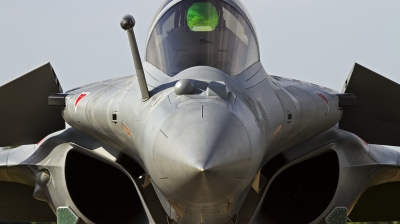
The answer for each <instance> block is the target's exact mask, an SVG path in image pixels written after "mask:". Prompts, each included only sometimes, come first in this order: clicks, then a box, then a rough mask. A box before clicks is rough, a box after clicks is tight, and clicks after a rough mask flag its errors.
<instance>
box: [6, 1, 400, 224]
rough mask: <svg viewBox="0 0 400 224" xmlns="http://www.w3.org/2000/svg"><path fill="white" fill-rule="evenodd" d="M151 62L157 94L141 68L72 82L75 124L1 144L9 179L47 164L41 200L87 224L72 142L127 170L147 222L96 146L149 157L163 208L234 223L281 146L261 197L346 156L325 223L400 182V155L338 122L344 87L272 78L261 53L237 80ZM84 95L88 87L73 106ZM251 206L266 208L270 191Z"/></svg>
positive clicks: (27, 177) (29, 177)
mask: <svg viewBox="0 0 400 224" xmlns="http://www.w3.org/2000/svg"><path fill="white" fill-rule="evenodd" d="M173 2H178V1H173ZM228 2H234V3H236V1H228ZM172 4H173V3H171V4H170V5H168V6H167V8H168V7H170V6H171V5H172ZM235 5H236V4H235ZM236 7H238V8H239V9H241V10H244V9H242V7H241V6H240V5H236ZM162 11H165V10H162ZM161 14H162V13H160V15H161ZM160 15H159V16H160ZM143 68H144V69H143V70H144V75H145V76H146V79H148V83H147V88H148V89H149V90H150V91H151V92H152V93H153V95H152V96H151V98H150V99H149V100H147V101H145V102H143V101H142V96H143V94H142V91H141V90H143V88H140V83H143V82H141V81H139V77H138V76H133V77H123V78H120V79H113V80H106V81H101V82H99V83H94V84H91V85H87V86H83V87H80V88H77V89H74V90H71V91H68V92H67V93H68V96H67V97H66V98H65V100H66V105H65V108H64V109H63V111H62V115H63V118H64V120H65V121H66V122H67V123H68V124H69V125H71V126H72V127H73V128H69V129H66V130H64V131H60V132H58V133H54V134H51V135H50V136H48V137H47V138H46V139H45V140H44V141H43V142H42V143H41V144H40V145H27V146H22V147H19V148H16V149H12V150H10V151H3V152H0V170H1V171H2V173H1V174H0V181H7V182H16V183H21V184H25V185H29V186H32V187H33V186H36V184H39V183H41V181H40V180H39V178H37V177H36V174H37V173H38V172H40V171H41V170H48V171H49V173H50V177H51V178H50V180H49V182H48V183H47V189H45V191H42V190H41V191H40V193H41V198H42V199H46V198H47V199H49V200H48V204H49V206H50V207H51V208H52V209H53V211H55V210H56V208H58V207H60V206H70V207H71V208H72V209H73V211H74V212H76V214H77V215H78V216H79V217H80V218H81V220H82V221H83V222H85V223H92V221H91V220H89V219H88V218H86V217H85V214H82V212H80V211H79V209H78V208H77V207H76V205H75V204H74V203H73V201H72V199H71V197H70V195H69V194H68V189H67V187H66V182H65V177H64V169H65V159H66V155H67V153H68V152H69V151H70V150H77V151H79V152H81V153H83V154H85V155H87V156H89V157H93V158H96V159H97V160H99V161H102V162H104V163H107V164H110V165H112V166H114V167H116V168H118V169H119V170H120V171H121V172H123V173H125V174H126V175H127V176H129V177H130V179H131V180H132V182H133V183H134V184H135V188H136V189H132V190H136V191H137V192H138V194H139V196H140V199H141V203H142V204H143V207H144V209H145V212H146V215H147V217H148V219H149V222H150V223H154V219H153V217H152V215H151V212H150V211H149V208H148V206H146V203H145V200H144V198H143V196H142V193H141V192H142V191H141V189H140V188H139V186H138V185H137V183H136V182H135V180H134V179H133V178H132V176H130V174H129V173H128V172H127V171H126V170H125V169H124V168H123V167H121V166H120V165H119V164H118V163H116V162H115V161H113V160H110V159H107V158H106V157H104V155H103V156H102V155H99V154H98V152H96V149H98V148H100V147H101V148H103V149H104V150H105V151H106V152H107V153H108V154H111V155H112V156H113V157H115V158H117V157H118V156H120V155H121V153H124V154H126V155H129V156H130V157H131V158H133V159H134V160H135V161H136V162H137V163H138V164H140V165H141V166H142V168H143V169H144V170H145V171H146V173H147V174H148V175H150V177H151V183H152V185H153V187H154V190H155V193H156V194H157V196H158V199H159V201H160V203H161V205H162V207H163V209H164V210H165V213H166V214H168V215H169V217H170V218H172V219H173V220H175V221H176V222H181V223H201V222H202V220H203V222H205V223H224V222H228V221H231V219H232V216H233V215H234V214H237V213H239V212H240V211H241V210H242V209H243V208H242V204H243V203H245V201H246V197H247V196H248V195H249V194H250V193H249V191H251V184H252V182H253V180H254V176H255V175H256V173H257V172H258V171H259V170H260V168H262V167H263V166H264V165H265V164H267V163H268V161H270V160H271V159H272V158H274V157H275V156H277V155H283V156H284V158H285V160H286V162H287V163H286V164H285V166H283V167H282V168H281V169H279V170H278V172H276V173H275V174H274V175H273V177H272V179H271V180H270V181H269V182H268V183H267V184H266V188H265V190H264V195H263V197H264V196H265V194H266V193H267V192H268V187H269V186H270V184H271V183H273V180H274V178H276V177H277V176H278V175H279V174H280V173H281V172H282V171H283V170H285V169H286V168H288V167H290V166H293V165H294V164H297V163H299V162H301V161H305V160H307V159H309V158H312V157H314V156H316V155H319V154H321V153H324V152H327V151H332V150H333V151H335V152H336V153H337V155H338V158H339V162H340V177H339V184H338V188H337V191H336V194H335V196H334V197H333V198H332V201H331V203H330V204H329V206H328V207H327V208H326V209H325V211H324V212H323V213H322V214H320V216H319V217H318V218H317V219H316V220H314V221H313V223H323V222H324V220H325V218H326V216H327V215H328V214H329V213H330V212H331V211H332V209H333V208H335V207H337V206H343V207H346V208H347V209H348V210H349V211H351V209H352V207H353V206H354V204H355V203H356V202H357V199H358V198H359V196H360V195H361V193H362V192H363V191H364V190H365V189H367V188H368V187H370V186H374V185H377V184H380V183H386V182H391V181H398V176H397V173H398V171H399V170H398V167H399V165H400V164H399V161H398V159H397V158H400V157H399V155H398V154H399V152H397V151H394V150H391V149H387V148H385V147H383V146H377V145H368V144H365V143H364V142H363V141H362V140H361V139H359V138H358V137H356V136H355V135H354V134H352V133H349V132H346V131H343V130H340V129H338V128H337V127H336V125H337V123H338V122H339V120H340V119H341V117H342V113H343V108H342V107H340V106H339V97H338V96H337V94H338V92H336V91H333V90H331V89H328V88H325V87H321V86H318V85H314V84H311V83H307V82H303V81H299V80H293V79H287V78H283V77H277V76H270V75H268V74H267V73H266V72H265V70H264V68H263V66H262V64H261V62H257V63H255V64H253V65H252V66H250V67H249V68H248V69H246V70H245V71H243V72H242V73H241V74H239V75H238V76H236V77H232V76H229V75H227V74H225V73H224V72H222V71H220V70H218V69H215V68H211V67H205V66H197V67H192V68H189V69H187V70H184V71H182V72H180V73H179V74H177V75H176V76H174V77H168V76H167V75H165V74H163V73H162V72H160V71H158V70H157V69H156V68H155V67H154V66H152V65H151V64H149V63H146V62H143ZM182 79H187V80H191V82H193V85H194V87H195V91H194V93H193V94H183V95H177V94H176V93H175V91H174V86H175V84H176V82H178V81H179V80H182ZM213 82H218V83H220V84H222V83H223V84H224V85H225V86H226V88H225V90H229V92H227V95H223V96H224V97H221V96H220V95H219V94H215V95H213V94H207V89H208V88H209V87H210V83H213ZM83 92H86V93H89V94H88V95H87V96H86V97H84V98H82V99H81V100H80V101H79V103H76V100H77V98H78V97H79V95H80V94H81V93H83ZM115 114H117V115H118V116H117V119H115V117H114V115H115ZM38 176H39V177H40V175H38ZM354 181H356V182H357V183H358V184H354ZM188 186H189V187H190V189H188ZM254 203H256V204H258V208H260V206H261V204H262V203H264V201H263V198H261V199H260V201H255V202H254ZM265 203H267V202H265ZM174 206H175V207H174ZM205 208H206V209H205ZM180 209H182V210H183V211H185V212H184V214H183V215H181V214H180V211H179V210H180ZM259 211H260V210H259V209H258V210H256V212H255V213H254V215H253V214H252V211H250V212H249V214H247V215H249V216H250V217H252V219H251V222H252V223H260V220H259Z"/></svg>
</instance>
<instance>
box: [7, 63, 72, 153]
mask: <svg viewBox="0 0 400 224" xmlns="http://www.w3.org/2000/svg"><path fill="white" fill-rule="evenodd" d="M62 91H63V90H62V88H61V86H60V84H59V82H58V79H57V76H56V75H55V73H54V71H53V68H52V67H51V65H50V63H48V64H45V65H43V66H41V67H39V68H37V69H35V70H33V71H31V72H29V73H27V74H25V75H24V76H21V77H19V78H17V79H15V80H14V81H11V82H9V83H7V84H5V85H3V86H1V87H0V108H2V109H1V110H0V117H1V120H0V123H1V125H0V135H1V138H0V146H12V145H24V144H35V143H37V142H39V141H40V140H41V139H43V138H44V137H45V136H46V135H48V134H51V133H53V132H55V131H58V130H62V129H64V128H65V122H64V120H63V119H62V116H61V111H60V109H59V108H54V107H48V106H47V97H48V96H49V95H50V94H52V93H60V92H62Z"/></svg>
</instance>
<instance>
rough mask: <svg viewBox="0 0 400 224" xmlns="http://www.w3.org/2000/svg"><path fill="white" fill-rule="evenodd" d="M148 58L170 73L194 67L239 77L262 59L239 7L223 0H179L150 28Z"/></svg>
mask: <svg viewBox="0 0 400 224" xmlns="http://www.w3.org/2000/svg"><path fill="white" fill-rule="evenodd" d="M146 61H147V62H149V63H150V64H152V65H154V66H155V67H156V68H158V69H159V70H160V71H162V72H164V73H165V74H167V75H169V76H174V75H176V74H178V73H179V72H181V71H183V70H185V69H187V68H191V67H194V66H211V67H214V68H217V69H219V70H221V71H223V72H225V73H226V74H228V75H231V76H236V75H238V74H240V73H241V72H242V71H244V70H245V69H246V68H248V67H250V66H251V65H252V64H254V63H256V62H257V61H259V50H258V42H257V38H256V35H255V31H254V29H253V27H252V25H251V22H250V21H249V18H247V16H246V14H245V13H244V12H242V11H241V10H240V9H239V8H238V7H234V6H233V5H231V4H229V3H227V2H225V1H221V0H219V1H218V0H185V1H179V2H177V3H176V4H175V5H173V6H172V7H170V8H169V9H168V10H166V11H165V12H164V14H163V15H162V16H161V17H160V18H159V19H158V21H157V22H156V24H155V25H154V27H153V29H152V30H151V34H150V36H149V40H148V43H147V50H146Z"/></svg>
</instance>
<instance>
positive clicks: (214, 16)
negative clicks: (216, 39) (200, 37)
mask: <svg viewBox="0 0 400 224" xmlns="http://www.w3.org/2000/svg"><path fill="white" fill-rule="evenodd" d="M186 18H187V24H188V26H189V28H190V29H191V30H192V31H195V32H206V31H213V30H214V29H215V27H217V24H218V13H217V9H216V8H215V7H214V6H213V5H212V4H211V3H194V4H193V5H192V6H190V8H189V10H188V12H187V15H186Z"/></svg>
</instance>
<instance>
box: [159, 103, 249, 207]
mask: <svg viewBox="0 0 400 224" xmlns="http://www.w3.org/2000/svg"><path fill="white" fill-rule="evenodd" d="M251 159H252V151H251V144H250V140H249V136H248V134H247V131H246V129H245V127H244V126H243V125H242V123H241V122H240V120H239V119H238V118H236V117H235V116H234V115H233V114H232V113H230V111H229V110H228V109H227V108H224V107H222V106H219V105H215V104H204V105H200V104H193V105H188V106H185V107H182V108H180V109H179V111H178V112H177V113H176V114H174V115H173V116H172V117H171V118H170V119H169V120H167V121H166V122H165V123H164V124H163V125H162V126H161V129H160V130H159V133H158V134H157V137H156V141H155V144H154V154H153V160H154V164H155V168H156V170H157V176H154V175H153V176H152V179H153V181H155V182H156V184H157V186H158V187H159V188H160V190H161V191H162V192H163V193H164V194H165V195H166V196H167V198H170V199H172V200H174V201H176V202H179V203H182V204H186V205H189V204H190V205H193V206H197V205H201V206H216V205H221V204H223V203H227V202H229V200H230V199H233V198H235V197H236V196H238V195H239V194H240V193H242V192H243V190H244V189H245V188H246V187H247V186H248V184H249V181H250V180H251V178H247V176H248V173H249V168H250V166H251Z"/></svg>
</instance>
